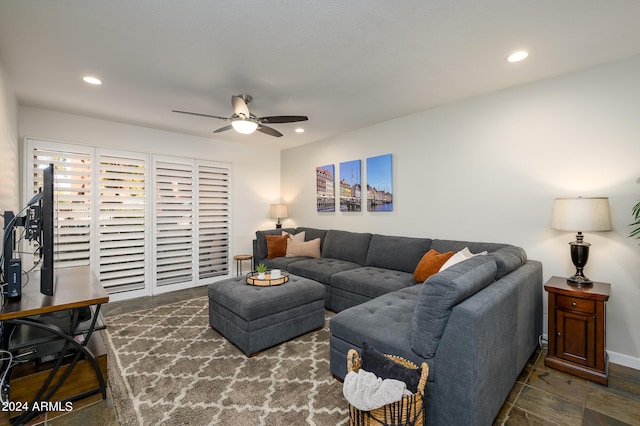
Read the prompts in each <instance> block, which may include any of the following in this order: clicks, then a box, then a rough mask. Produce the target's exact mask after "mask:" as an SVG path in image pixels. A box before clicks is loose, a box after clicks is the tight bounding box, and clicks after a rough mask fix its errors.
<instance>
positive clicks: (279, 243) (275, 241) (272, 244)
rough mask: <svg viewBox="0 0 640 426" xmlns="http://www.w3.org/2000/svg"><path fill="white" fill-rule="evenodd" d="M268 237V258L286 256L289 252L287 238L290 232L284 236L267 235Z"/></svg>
mask: <svg viewBox="0 0 640 426" xmlns="http://www.w3.org/2000/svg"><path fill="white" fill-rule="evenodd" d="M265 238H266V239H267V259H273V258H274V257H284V256H285V255H286V254H287V240H288V239H289V234H284V235H283V236H278V235H265Z"/></svg>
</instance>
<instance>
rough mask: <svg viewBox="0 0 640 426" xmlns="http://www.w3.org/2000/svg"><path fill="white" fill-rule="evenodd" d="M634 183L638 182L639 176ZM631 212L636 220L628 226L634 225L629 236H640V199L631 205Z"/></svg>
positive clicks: (639, 181) (639, 180) (639, 182)
mask: <svg viewBox="0 0 640 426" xmlns="http://www.w3.org/2000/svg"><path fill="white" fill-rule="evenodd" d="M636 183H638V184H640V178H638V180H637V181H636ZM631 214H633V217H634V219H635V220H636V221H635V222H633V223H631V224H630V225H629V226H635V227H636V228H635V229H634V230H633V231H631V233H630V234H629V237H635V238H640V201H638V203H637V204H636V205H635V206H633V209H632V210H631Z"/></svg>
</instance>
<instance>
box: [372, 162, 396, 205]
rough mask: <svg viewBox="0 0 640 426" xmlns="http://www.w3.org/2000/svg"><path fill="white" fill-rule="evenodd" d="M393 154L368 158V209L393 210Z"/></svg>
mask: <svg viewBox="0 0 640 426" xmlns="http://www.w3.org/2000/svg"><path fill="white" fill-rule="evenodd" d="M391 178H392V174H391V154H387V155H380V156H378V157H371V158H367V211H370V212H390V211H392V210H393V189H392V185H391Z"/></svg>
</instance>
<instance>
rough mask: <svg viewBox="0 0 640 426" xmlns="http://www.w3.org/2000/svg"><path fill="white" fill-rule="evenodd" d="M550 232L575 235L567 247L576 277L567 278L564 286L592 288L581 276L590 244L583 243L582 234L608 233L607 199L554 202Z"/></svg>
mask: <svg viewBox="0 0 640 426" xmlns="http://www.w3.org/2000/svg"><path fill="white" fill-rule="evenodd" d="M551 228H553V229H556V230H558V231H575V232H577V233H578V234H577V235H576V240H575V241H574V242H571V243H569V245H570V246H571V260H572V261H573V265H574V266H575V267H576V273H575V274H574V275H572V276H570V277H569V278H567V283H569V284H570V285H575V286H579V287H580V286H589V285H593V281H591V280H590V279H589V278H587V277H585V276H584V273H583V270H584V267H585V265H586V264H587V260H588V259H589V247H590V246H591V244H589V243H588V242H586V241H584V237H583V235H582V231H611V214H610V212H609V199H608V198H606V197H592V198H590V197H585V198H583V197H578V198H556V200H555V203H554V205H553V216H552V218H551Z"/></svg>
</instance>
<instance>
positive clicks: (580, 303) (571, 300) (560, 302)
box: [556, 294, 596, 314]
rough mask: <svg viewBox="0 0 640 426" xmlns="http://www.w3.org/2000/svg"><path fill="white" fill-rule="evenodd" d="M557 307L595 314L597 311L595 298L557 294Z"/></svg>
mask: <svg viewBox="0 0 640 426" xmlns="http://www.w3.org/2000/svg"><path fill="white" fill-rule="evenodd" d="M556 307H558V308H559V309H569V310H572V311H579V312H584V313H587V314H593V313H595V312H596V302H595V301H593V300H587V299H579V298H577V297H571V296H562V295H560V294H559V295H557V296H556Z"/></svg>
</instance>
